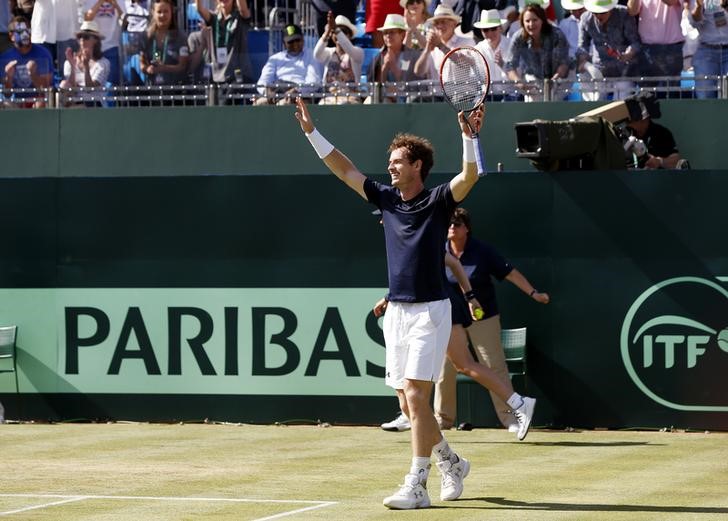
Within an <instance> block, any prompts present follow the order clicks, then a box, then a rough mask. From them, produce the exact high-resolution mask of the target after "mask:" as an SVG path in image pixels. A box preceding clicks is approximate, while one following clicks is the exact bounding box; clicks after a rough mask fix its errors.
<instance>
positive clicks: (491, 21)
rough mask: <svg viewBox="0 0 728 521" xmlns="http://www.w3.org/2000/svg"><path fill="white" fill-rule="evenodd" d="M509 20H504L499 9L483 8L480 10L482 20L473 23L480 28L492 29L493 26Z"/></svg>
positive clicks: (498, 25)
mask: <svg viewBox="0 0 728 521" xmlns="http://www.w3.org/2000/svg"><path fill="white" fill-rule="evenodd" d="M507 21H508V20H502V19H501V17H500V13H499V12H498V9H483V10H482V11H481V12H480V20H478V21H477V22H475V23H474V24H473V27H477V28H478V29H490V28H491V27H500V26H501V25H503V24H504V23H506V22H507Z"/></svg>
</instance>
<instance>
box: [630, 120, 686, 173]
mask: <svg viewBox="0 0 728 521" xmlns="http://www.w3.org/2000/svg"><path fill="white" fill-rule="evenodd" d="M627 127H629V128H630V129H631V130H632V135H633V136H634V137H636V138H637V139H641V140H642V141H643V142H644V144H645V146H646V147H647V152H646V153H645V154H643V155H642V156H641V157H639V158H638V159H639V162H638V166H639V167H640V168H645V169H650V170H652V169H658V168H667V169H671V168H677V164H678V162H679V161H680V153H679V152H678V150H677V144H676V143H675V138H674V137H673V136H672V132H670V130H669V129H668V128H667V127H663V126H662V125H660V124H659V123H655V122H654V121H652V118H651V117H650V115H649V114H647V113H643V114H642V117H641V119H630V120H629V122H628V123H627Z"/></svg>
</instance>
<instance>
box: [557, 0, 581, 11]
mask: <svg viewBox="0 0 728 521" xmlns="http://www.w3.org/2000/svg"><path fill="white" fill-rule="evenodd" d="M561 7H562V8H564V9H566V10H567V11H576V10H577V9H584V0H561Z"/></svg>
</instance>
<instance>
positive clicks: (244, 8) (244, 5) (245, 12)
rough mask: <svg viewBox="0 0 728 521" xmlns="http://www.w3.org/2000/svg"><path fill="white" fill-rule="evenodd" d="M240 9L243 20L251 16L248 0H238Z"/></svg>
mask: <svg viewBox="0 0 728 521" xmlns="http://www.w3.org/2000/svg"><path fill="white" fill-rule="evenodd" d="M236 3H237V6H238V11H240V16H241V17H242V18H243V20H247V19H248V18H250V7H248V0H236Z"/></svg>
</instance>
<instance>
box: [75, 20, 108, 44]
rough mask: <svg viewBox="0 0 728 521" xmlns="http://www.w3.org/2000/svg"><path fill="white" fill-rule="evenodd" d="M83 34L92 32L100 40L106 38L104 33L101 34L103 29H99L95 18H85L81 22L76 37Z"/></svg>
mask: <svg viewBox="0 0 728 521" xmlns="http://www.w3.org/2000/svg"><path fill="white" fill-rule="evenodd" d="M82 34H90V35H92V36H95V37H96V38H98V39H99V40H103V39H104V35H103V34H101V31H99V25H98V24H97V23H96V22H95V21H94V20H85V21H84V22H83V23H82V24H81V28H80V29H79V30H78V32H77V33H76V38H78V37H79V36H81V35H82Z"/></svg>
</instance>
